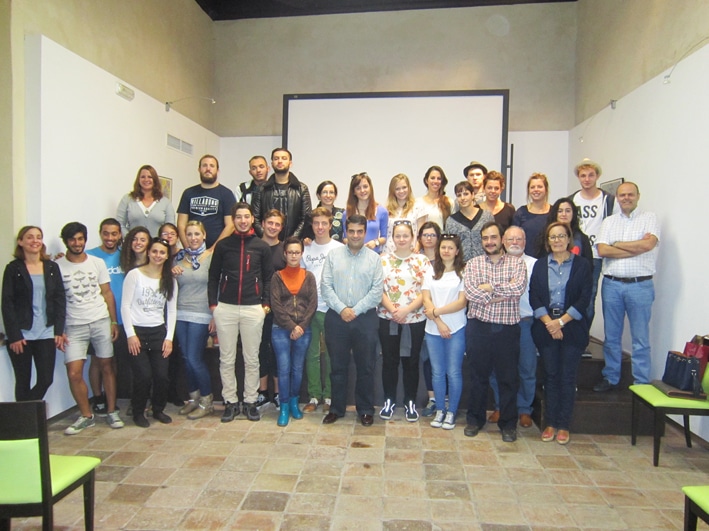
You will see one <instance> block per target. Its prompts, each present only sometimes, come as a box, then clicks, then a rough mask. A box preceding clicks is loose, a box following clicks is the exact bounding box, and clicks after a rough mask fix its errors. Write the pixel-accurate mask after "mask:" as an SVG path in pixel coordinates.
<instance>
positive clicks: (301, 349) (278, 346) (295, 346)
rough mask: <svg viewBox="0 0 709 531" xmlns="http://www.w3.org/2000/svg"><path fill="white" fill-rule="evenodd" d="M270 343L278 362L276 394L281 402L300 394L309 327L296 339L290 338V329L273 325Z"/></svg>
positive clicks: (308, 342) (308, 339) (308, 343)
mask: <svg viewBox="0 0 709 531" xmlns="http://www.w3.org/2000/svg"><path fill="white" fill-rule="evenodd" d="M271 345H273V350H274V352H275V353H276V363H277V364H278V394H279V397H280V399H281V403H285V402H287V401H288V400H289V399H290V398H293V397H298V396H299V395H300V384H301V383H302V381H303V368H304V366H305V353H306V352H307V351H308V345H310V327H308V328H307V329H306V330H305V333H304V334H303V335H302V336H300V337H299V338H298V339H296V340H292V339H291V338H290V330H286V329H285V328H281V327H280V326H278V325H277V324H274V325H273V329H272V331H271Z"/></svg>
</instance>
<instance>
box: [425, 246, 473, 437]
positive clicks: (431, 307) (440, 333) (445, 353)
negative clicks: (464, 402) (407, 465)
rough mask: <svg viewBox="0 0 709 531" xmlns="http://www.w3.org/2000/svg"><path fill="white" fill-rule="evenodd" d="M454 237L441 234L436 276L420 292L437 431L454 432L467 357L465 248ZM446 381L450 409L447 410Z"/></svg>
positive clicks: (426, 281)
mask: <svg viewBox="0 0 709 531" xmlns="http://www.w3.org/2000/svg"><path fill="white" fill-rule="evenodd" d="M461 247H462V244H461V242H460V238H459V237H458V236H456V235H455V234H441V237H440V239H439V242H438V251H437V252H436V260H435V262H434V263H433V273H430V272H429V274H428V275H427V276H426V280H425V281H424V284H423V289H422V291H421V293H422V294H423V307H424V308H425V313H426V317H427V318H428V320H427V321H426V344H427V345H428V354H429V357H430V359H431V369H432V371H433V392H434V394H435V397H436V404H437V409H436V416H435V417H434V419H433V420H432V421H431V426H432V427H434V428H443V429H445V430H452V429H453V428H455V416H456V414H457V413H458V404H459V403H460V395H461V393H462V391H463V372H462V369H463V356H464V355H465V325H466V324H467V319H466V317H465V307H466V305H467V301H466V299H465V288H464V286H463V270H464V269H465V262H464V261H463V249H462V248H461ZM446 378H447V379H448V408H447V410H446V408H445V407H444V406H445V400H446Z"/></svg>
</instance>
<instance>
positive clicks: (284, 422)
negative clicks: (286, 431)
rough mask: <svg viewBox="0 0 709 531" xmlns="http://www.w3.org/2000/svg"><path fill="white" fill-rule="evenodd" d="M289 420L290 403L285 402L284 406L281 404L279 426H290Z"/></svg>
mask: <svg viewBox="0 0 709 531" xmlns="http://www.w3.org/2000/svg"><path fill="white" fill-rule="evenodd" d="M301 416H302V415H301ZM289 418H290V415H288V403H287V402H284V403H283V404H281V412H280V414H279V415H278V425H279V426H281V427H284V426H288V419H289Z"/></svg>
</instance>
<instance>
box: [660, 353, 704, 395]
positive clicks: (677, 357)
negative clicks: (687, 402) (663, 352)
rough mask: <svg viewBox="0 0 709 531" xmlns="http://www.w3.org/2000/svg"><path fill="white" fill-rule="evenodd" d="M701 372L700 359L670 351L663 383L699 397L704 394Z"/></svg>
mask: <svg viewBox="0 0 709 531" xmlns="http://www.w3.org/2000/svg"><path fill="white" fill-rule="evenodd" d="M699 370H700V362H699V358H695V357H692V356H687V355H686V354H682V353H681V352H675V351H673V350H670V351H669V352H668V353H667V361H666V362H665V374H663V375H662V381H663V382H664V383H666V384H667V385H671V386H672V387H676V388H677V389H681V390H682V391H690V392H691V393H692V394H693V395H694V396H696V397H698V396H699V395H700V394H701V393H702V392H703V390H702V385H701V382H700V381H699Z"/></svg>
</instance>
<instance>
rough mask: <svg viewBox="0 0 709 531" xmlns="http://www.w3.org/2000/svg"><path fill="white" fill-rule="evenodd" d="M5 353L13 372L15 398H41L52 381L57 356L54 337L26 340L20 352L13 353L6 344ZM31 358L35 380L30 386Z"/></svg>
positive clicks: (21, 399)
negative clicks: (35, 373)
mask: <svg viewBox="0 0 709 531" xmlns="http://www.w3.org/2000/svg"><path fill="white" fill-rule="evenodd" d="M7 354H8V355H9V356H10V363H12V369H13V371H14V372H15V400H16V401H18V402H23V401H25V400H42V398H44V395H45V393H46V392H47V389H49V386H50V385H52V382H53V381H54V361H55V360H56V357H57V349H56V347H55V346H54V338H52V339H37V340H33V341H27V344H26V345H25V346H24V351H23V352H22V354H15V353H14V352H13V351H12V350H10V346H9V345H8V347H7ZM32 360H34V366H35V370H36V371H37V381H36V383H35V384H34V387H32V388H30V385H31V383H30V382H31V381H32Z"/></svg>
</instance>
